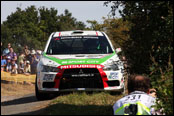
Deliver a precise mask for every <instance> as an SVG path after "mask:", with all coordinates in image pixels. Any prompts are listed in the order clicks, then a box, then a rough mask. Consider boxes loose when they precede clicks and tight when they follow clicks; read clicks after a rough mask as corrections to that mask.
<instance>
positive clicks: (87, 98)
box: [43, 92, 123, 115]
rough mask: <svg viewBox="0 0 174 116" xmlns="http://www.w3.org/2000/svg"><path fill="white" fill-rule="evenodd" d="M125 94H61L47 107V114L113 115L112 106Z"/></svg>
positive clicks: (45, 112)
mask: <svg viewBox="0 0 174 116" xmlns="http://www.w3.org/2000/svg"><path fill="white" fill-rule="evenodd" d="M121 97H123V95H119V94H116V95H111V94H110V93H109V92H94V93H93V94H87V93H86V92H74V93H70V94H67V95H63V96H59V97H57V98H56V99H55V100H53V101H52V103H51V104H50V105H49V106H48V107H47V108H46V110H45V111H44V112H43V114H46V115H113V108H112V106H113V105H114V103H115V102H116V101H117V100H118V99H120V98H121Z"/></svg>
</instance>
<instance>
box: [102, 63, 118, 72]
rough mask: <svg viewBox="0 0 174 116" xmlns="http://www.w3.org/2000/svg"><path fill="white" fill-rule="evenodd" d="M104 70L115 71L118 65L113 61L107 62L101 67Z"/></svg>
mask: <svg viewBox="0 0 174 116" xmlns="http://www.w3.org/2000/svg"><path fill="white" fill-rule="evenodd" d="M103 70H104V71H116V70H119V67H118V65H117V64H115V63H111V64H107V65H105V66H104V67H103Z"/></svg>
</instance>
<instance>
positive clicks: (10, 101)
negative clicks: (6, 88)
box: [1, 93, 51, 115]
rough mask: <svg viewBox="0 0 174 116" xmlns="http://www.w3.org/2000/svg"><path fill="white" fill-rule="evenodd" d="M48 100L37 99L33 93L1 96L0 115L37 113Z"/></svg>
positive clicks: (40, 111)
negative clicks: (20, 95) (21, 95)
mask: <svg viewBox="0 0 174 116" xmlns="http://www.w3.org/2000/svg"><path fill="white" fill-rule="evenodd" d="M50 101H51V100H46V101H37V99H36V98H35V94H34V93H32V94H28V95H25V96H23V97H15V96H1V115H38V114H41V113H42V111H43V110H44V108H45V107H46V106H47V105H48V104H49V103H50Z"/></svg>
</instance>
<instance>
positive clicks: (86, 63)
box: [35, 30, 125, 100]
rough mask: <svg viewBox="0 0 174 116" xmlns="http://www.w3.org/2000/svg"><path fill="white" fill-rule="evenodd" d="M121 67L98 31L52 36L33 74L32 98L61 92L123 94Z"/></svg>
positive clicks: (112, 50) (113, 50) (110, 45)
mask: <svg viewBox="0 0 174 116" xmlns="http://www.w3.org/2000/svg"><path fill="white" fill-rule="evenodd" d="M123 68H124V67H123V63H122V61H121V60H120V59H119V57H118V55H117V53H116V51H115V49H114V48H113V46H112V44H111V41H110V40H109V38H108V36H107V35H106V34H105V33H104V32H100V31H83V30H75V31H62V32H53V33H52V34H51V35H50V37H49V39H48V41H47V43H46V46H45V49H44V51H43V53H42V56H41V58H40V61H39V63H38V65H37V74H36V85H35V88H36V97H37V99H38V100H40V99H44V98H45V97H47V95H49V94H50V93H53V92H56V93H57V92H63V91H120V92H124V91H125V86H124V76H123V70H124V69H123Z"/></svg>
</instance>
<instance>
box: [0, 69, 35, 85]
mask: <svg viewBox="0 0 174 116" xmlns="http://www.w3.org/2000/svg"><path fill="white" fill-rule="evenodd" d="M35 78H36V75H28V76H27V75H24V74H17V75H11V74H10V73H9V72H4V71H1V81H3V80H4V81H9V82H15V83H24V82H27V83H35Z"/></svg>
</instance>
